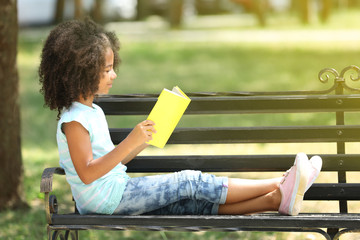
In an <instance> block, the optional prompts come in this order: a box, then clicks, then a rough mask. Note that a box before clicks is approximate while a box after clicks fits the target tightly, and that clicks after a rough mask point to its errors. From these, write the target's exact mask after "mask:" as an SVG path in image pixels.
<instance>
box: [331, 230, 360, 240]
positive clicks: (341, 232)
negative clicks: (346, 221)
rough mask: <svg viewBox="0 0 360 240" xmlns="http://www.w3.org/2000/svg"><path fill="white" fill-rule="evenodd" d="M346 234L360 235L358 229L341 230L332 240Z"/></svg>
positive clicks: (336, 239)
mask: <svg viewBox="0 0 360 240" xmlns="http://www.w3.org/2000/svg"><path fill="white" fill-rule="evenodd" d="M346 233H360V229H343V230H341V231H339V232H338V233H337V234H336V235H335V236H334V238H333V240H338V239H340V236H342V235H344V234H346Z"/></svg>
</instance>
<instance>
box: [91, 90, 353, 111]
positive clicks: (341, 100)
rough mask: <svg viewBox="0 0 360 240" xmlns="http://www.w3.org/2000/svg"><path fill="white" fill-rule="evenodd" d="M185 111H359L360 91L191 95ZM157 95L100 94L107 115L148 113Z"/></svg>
mask: <svg viewBox="0 0 360 240" xmlns="http://www.w3.org/2000/svg"><path fill="white" fill-rule="evenodd" d="M191 99H192V102H191V103H190V105H189V107H188V109H187V111H186V112H185V114H235V113H236V114H237V113H296V112H335V111H359V110H360V95H345V96H344V95H330V96H328V95H315V96H305V95H304V96H241V97H192V98H191ZM156 100H157V98H155V97H150V98H143V97H133V98H121V97H119V98H116V97H100V98H98V99H96V100H95V103H97V104H98V105H99V106H100V107H101V108H102V109H103V110H104V112H105V114H107V115H148V114H149V113H150V110H151V109H152V107H153V106H154V104H155V102H156Z"/></svg>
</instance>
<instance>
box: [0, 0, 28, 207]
mask: <svg viewBox="0 0 360 240" xmlns="http://www.w3.org/2000/svg"><path fill="white" fill-rule="evenodd" d="M17 32H18V22H17V2H16V0H0V83H1V87H0V102H1V107H0V136H1V141H0V210H2V209H5V208H18V207H24V206H26V204H25V203H24V202H23V200H22V197H21V196H22V191H21V190H22V189H21V188H22V177H23V167H22V159H21V146H20V110H19V108H20V107H19V91H18V90H19V89H18V87H19V77H18V71H17V65H16V54H17Z"/></svg>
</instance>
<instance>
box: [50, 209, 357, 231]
mask: <svg viewBox="0 0 360 240" xmlns="http://www.w3.org/2000/svg"><path fill="white" fill-rule="evenodd" d="M52 222H53V225H58V226H59V227H62V228H66V226H71V227H72V228H73V229H75V228H76V226H77V225H79V227H78V228H79V229H81V228H82V227H81V226H84V225H87V226H89V228H90V227H91V226H97V229H99V228H101V229H106V227H107V226H108V227H111V226H119V227H130V228H132V229H136V227H138V228H141V227H148V226H153V227H154V228H155V227H156V226H159V227H160V228H161V227H164V228H166V227H173V228H174V227H178V228H187V227H194V226H196V227H199V228H203V229H206V228H207V229H209V228H215V229H221V228H224V229H231V228H234V229H238V230H239V231H240V230H241V228H248V227H257V228H259V227H261V228H263V229H264V230H265V229H267V228H296V227H298V228H353V229H356V228H358V227H359V225H360V215H359V214H326V213H323V214H313V213H309V214H305V213H304V214H299V215H298V216H283V215H279V214H277V213H272V214H256V215H250V216H244V215H229V216H221V215H205V216H198V215H182V216H178V215H176V216H174V215H164V216H162V215H159V216H154V215H148V216H121V215H78V214H69V215H57V214H55V215H53V216H52Z"/></svg>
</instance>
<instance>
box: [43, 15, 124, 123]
mask: <svg viewBox="0 0 360 240" xmlns="http://www.w3.org/2000/svg"><path fill="white" fill-rule="evenodd" d="M107 48H111V49H112V51H113V53H114V64H113V67H114V69H117V67H118V65H119V64H120V57H119V53H118V52H119V49H120V43H119V40H118V39H117V37H116V35H115V34H114V33H113V32H107V31H105V29H104V28H103V27H101V26H99V25H98V24H96V23H95V22H93V21H92V20H90V19H85V20H83V21H80V20H71V21H67V22H64V23H61V24H59V25H57V26H56V27H55V28H54V29H53V30H52V31H51V32H50V34H49V36H48V38H47V40H46V42H45V44H44V47H43V50H42V54H41V63H40V67H39V77H40V84H41V85H42V88H41V90H40V92H41V93H42V94H43V95H44V99H45V105H46V106H48V107H49V108H50V109H51V110H57V111H58V116H57V117H58V119H59V116H60V114H61V111H62V110H63V109H64V108H69V107H70V106H71V104H72V102H74V101H76V100H79V97H80V96H81V97H83V98H84V99H87V97H89V96H93V95H95V93H96V92H97V90H98V85H99V81H100V74H101V72H102V71H104V67H105V64H106V63H105V52H106V49H107Z"/></svg>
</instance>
